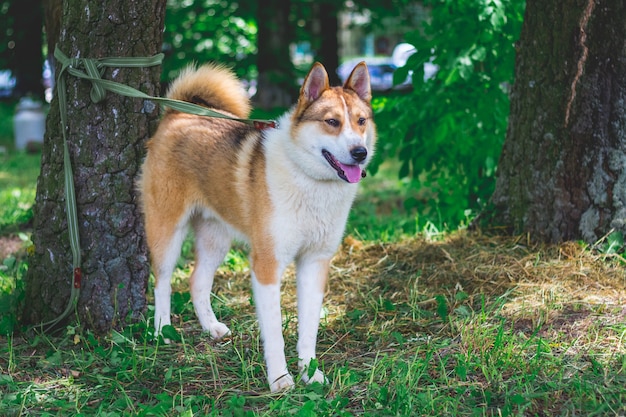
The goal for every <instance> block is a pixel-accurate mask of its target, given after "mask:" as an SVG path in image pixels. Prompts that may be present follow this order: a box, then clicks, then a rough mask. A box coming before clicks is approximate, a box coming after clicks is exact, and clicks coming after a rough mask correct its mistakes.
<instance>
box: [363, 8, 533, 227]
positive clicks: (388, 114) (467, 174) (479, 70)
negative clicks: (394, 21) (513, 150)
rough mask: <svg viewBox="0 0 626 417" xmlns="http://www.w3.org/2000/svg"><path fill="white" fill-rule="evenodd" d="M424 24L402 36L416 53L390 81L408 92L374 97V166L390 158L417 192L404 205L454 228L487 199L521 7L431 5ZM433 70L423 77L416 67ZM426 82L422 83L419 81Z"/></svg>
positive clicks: (504, 122)
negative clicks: (409, 80) (376, 160)
mask: <svg viewBox="0 0 626 417" xmlns="http://www.w3.org/2000/svg"><path fill="white" fill-rule="evenodd" d="M425 5H426V6H427V7H429V8H430V10H431V18H430V19H429V20H428V21H426V22H424V24H423V27H422V28H420V29H419V30H416V31H414V32H412V33H409V34H407V35H406V41H407V42H408V43H410V44H412V45H414V46H415V48H416V50H417V51H416V53H414V54H413V55H411V56H410V58H409V59H408V61H407V63H406V65H405V66H404V67H402V68H400V69H398V70H397V71H396V73H395V74H394V78H395V80H394V81H395V83H396V84H399V83H401V82H402V81H404V80H406V78H407V77H408V76H410V77H412V87H413V88H412V90H411V92H410V93H406V94H395V95H390V96H388V97H385V98H382V99H381V100H380V101H378V102H377V103H375V104H376V105H377V106H378V114H377V119H376V120H377V125H378V126H379V132H380V136H381V142H380V152H379V153H380V156H381V157H382V158H379V160H381V159H383V158H385V157H390V156H393V157H395V156H397V157H399V159H400V161H401V162H402V164H401V168H400V172H399V175H400V177H408V178H410V179H411V186H412V187H413V188H414V189H418V190H419V191H420V192H419V194H418V197H417V198H409V199H407V200H406V201H405V204H406V205H407V206H409V207H410V206H416V205H420V206H426V208H427V209H428V208H429V209H430V210H431V212H433V211H435V212H437V213H438V216H439V219H438V220H439V222H440V223H443V224H447V225H448V226H451V227H456V226H457V225H458V224H459V223H460V222H462V221H463V220H464V219H466V218H467V216H468V214H469V211H468V210H471V212H473V213H475V212H477V211H478V210H480V208H481V206H482V205H483V204H484V203H485V202H486V200H487V199H488V198H489V197H490V195H491V193H492V192H493V189H494V185H495V170H496V163H497V159H498V157H499V154H500V151H501V147H502V143H503V142H504V137H505V132H506V126H507V119H508V114H509V97H508V91H509V87H510V85H511V83H512V82H513V75H514V66H515V46H514V44H515V41H516V40H517V39H518V37H519V33H520V30H521V23H522V20H523V11H524V6H525V3H524V2H523V1H521V0H511V1H502V0H432V1H426V2H425ZM428 63H432V64H435V65H436V66H437V67H438V70H437V72H436V73H435V75H434V76H431V77H430V78H428V77H425V74H424V65H425V64H428ZM425 78H427V79H425Z"/></svg>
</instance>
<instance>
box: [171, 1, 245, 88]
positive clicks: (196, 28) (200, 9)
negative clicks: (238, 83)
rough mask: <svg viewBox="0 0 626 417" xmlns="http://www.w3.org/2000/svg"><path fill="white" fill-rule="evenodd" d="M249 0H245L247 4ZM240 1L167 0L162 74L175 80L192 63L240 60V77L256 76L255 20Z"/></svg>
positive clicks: (238, 66)
mask: <svg viewBox="0 0 626 417" xmlns="http://www.w3.org/2000/svg"><path fill="white" fill-rule="evenodd" d="M247 3H248V2H244V5H243V6H245V5H246V4H247ZM245 10H246V8H245V7H242V4H241V2H225V1H219V0H186V1H182V2H181V1H176V0H168V2H167V12H166V15H165V32H164V36H163V44H164V51H165V52H166V58H165V60H164V62H163V77H164V78H165V80H170V79H172V78H173V77H174V76H175V75H176V73H177V72H178V70H180V69H181V68H182V67H184V66H186V65H188V64H189V63H190V62H194V61H195V62H198V63H204V62H208V61H212V60H215V61H219V62H222V63H226V64H229V63H230V64H232V63H234V62H237V65H236V66H235V65H233V69H234V70H235V71H237V74H238V75H239V76H241V77H244V78H247V79H251V77H252V76H253V75H254V71H255V67H254V54H255V52H256V22H255V21H254V19H253V17H254V16H253V14H252V13H250V11H249V10H248V11H245Z"/></svg>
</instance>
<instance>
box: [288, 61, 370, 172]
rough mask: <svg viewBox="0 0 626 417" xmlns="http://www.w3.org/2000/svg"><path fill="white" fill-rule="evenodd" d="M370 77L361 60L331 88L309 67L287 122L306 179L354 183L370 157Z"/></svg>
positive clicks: (321, 69)
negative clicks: (343, 80)
mask: <svg viewBox="0 0 626 417" xmlns="http://www.w3.org/2000/svg"><path fill="white" fill-rule="evenodd" d="M371 99H372V93H371V88H370V76H369V72H368V70H367V66H366V65H365V63H364V62H361V63H360V64H358V65H357V66H356V67H354V69H353V70H352V73H351V74H350V76H349V77H348V79H347V81H346V82H345V84H344V85H343V87H331V86H330V84H329V81H328V74H327V73H326V70H325V69H324V67H323V66H322V65H321V64H320V63H315V65H313V67H312V68H311V70H310V71H309V73H308V75H307V76H306V78H305V79H304V83H303V84H302V88H301V89H300V96H299V98H298V103H297V104H296V106H295V109H294V112H293V114H292V119H291V137H292V138H293V140H294V141H295V142H296V143H295V145H296V146H298V147H300V148H304V149H303V150H304V151H305V155H306V156H305V155H301V156H302V157H303V158H304V159H306V161H300V162H301V163H304V164H305V165H306V166H307V168H308V170H309V175H311V176H313V177H315V178H317V179H320V180H339V181H341V180H343V181H346V182H349V183H356V182H359V180H360V179H361V178H362V177H364V176H365V167H366V166H367V164H368V163H369V161H370V160H371V158H372V155H373V153H374V144H375V141H376V127H375V125H374V120H373V117H372V116H373V112H372V107H371V104H370V101H371Z"/></svg>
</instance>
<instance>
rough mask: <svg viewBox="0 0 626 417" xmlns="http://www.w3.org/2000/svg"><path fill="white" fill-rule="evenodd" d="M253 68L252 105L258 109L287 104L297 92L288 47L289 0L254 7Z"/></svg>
mask: <svg viewBox="0 0 626 417" xmlns="http://www.w3.org/2000/svg"><path fill="white" fill-rule="evenodd" d="M256 7H257V13H256V16H257V26H258V34H257V68H258V71H259V76H258V87H257V94H256V95H255V96H254V98H253V100H254V103H255V106H257V107H260V108H262V109H272V108H274V107H289V106H291V105H292V104H293V103H294V101H295V99H296V97H297V94H298V90H297V86H296V76H295V69H294V66H293V63H292V62H291V55H290V51H289V47H290V45H291V42H292V40H293V33H294V32H293V25H292V23H291V21H290V19H289V14H290V12H291V2H290V0H269V1H268V2H266V3H262V4H258V5H257V6H256Z"/></svg>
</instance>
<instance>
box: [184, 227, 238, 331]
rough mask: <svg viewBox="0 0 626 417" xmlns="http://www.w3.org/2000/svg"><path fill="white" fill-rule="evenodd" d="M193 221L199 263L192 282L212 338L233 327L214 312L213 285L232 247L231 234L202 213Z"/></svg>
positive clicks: (202, 321)
mask: <svg viewBox="0 0 626 417" xmlns="http://www.w3.org/2000/svg"><path fill="white" fill-rule="evenodd" d="M192 224H193V228H194V232H195V235H196V264H195V267H194V270H193V273H192V274H191V279H190V283H189V285H190V289H191V299H192V301H193V307H194V309H195V311H196V315H197V316H198V320H199V321H200V325H202V328H203V329H204V330H205V331H207V332H209V334H210V335H211V337H212V338H214V339H219V338H221V337H223V336H225V335H227V334H228V333H230V330H229V329H228V327H226V325H225V324H224V323H221V322H219V321H218V320H217V317H216V316H215V313H214V312H213V308H212V307H211V288H212V287H213V279H214V276H215V271H216V270H217V268H218V267H219V266H220V264H221V263H222V261H223V260H224V256H226V253H227V252H228V249H229V248H230V245H231V235H230V233H229V231H228V229H227V228H226V227H225V226H224V225H223V224H221V223H219V222H217V221H214V220H213V221H211V220H210V221H207V220H205V219H204V218H202V217H201V216H197V217H195V218H194V219H193V220H192Z"/></svg>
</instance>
